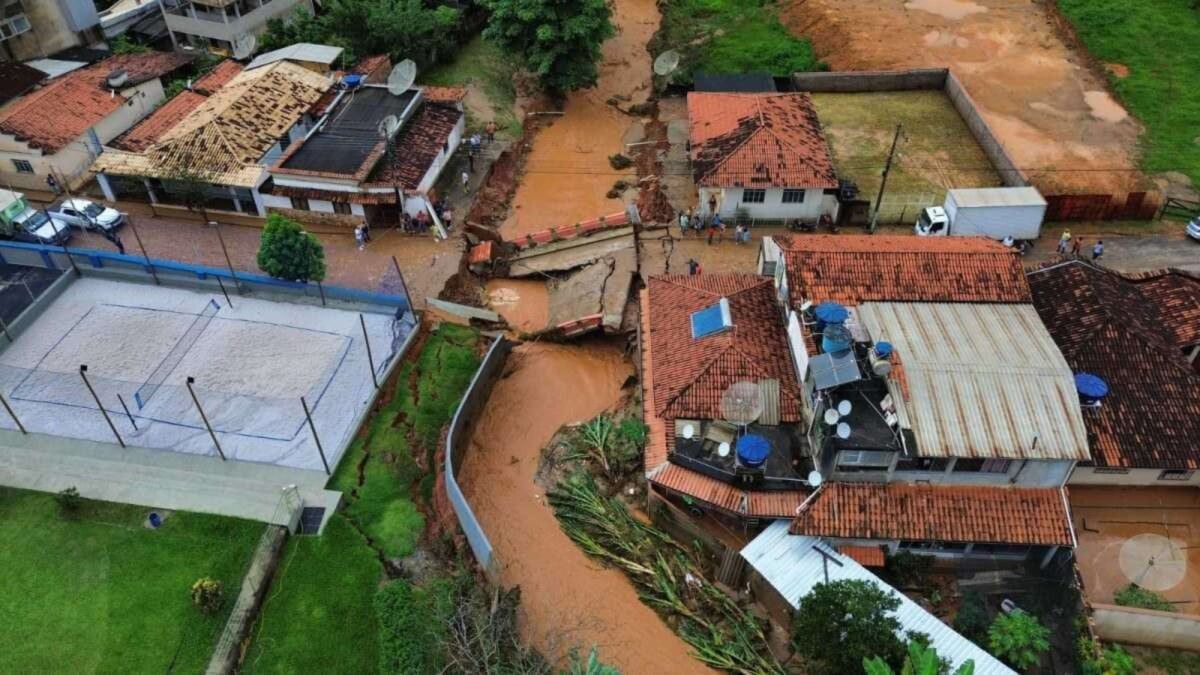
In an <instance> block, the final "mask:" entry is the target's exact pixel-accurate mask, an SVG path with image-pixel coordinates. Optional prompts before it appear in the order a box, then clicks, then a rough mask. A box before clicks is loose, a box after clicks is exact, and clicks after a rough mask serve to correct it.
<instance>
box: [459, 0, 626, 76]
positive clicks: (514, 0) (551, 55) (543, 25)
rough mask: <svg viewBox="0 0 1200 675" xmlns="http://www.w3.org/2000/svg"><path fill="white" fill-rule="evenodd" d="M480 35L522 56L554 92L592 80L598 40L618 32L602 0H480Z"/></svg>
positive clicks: (528, 66) (595, 71)
mask: <svg viewBox="0 0 1200 675" xmlns="http://www.w3.org/2000/svg"><path fill="white" fill-rule="evenodd" d="M480 2H481V4H482V5H483V6H484V7H486V8H487V9H488V10H489V11H491V13H492V16H491V19H490V20H489V21H488V26H487V28H486V29H485V30H484V31H483V36H484V37H485V38H487V39H488V40H491V41H492V42H494V43H496V44H497V45H499V46H500V48H501V49H504V50H505V51H508V52H511V53H513V54H514V55H516V56H518V57H520V58H521V59H522V60H523V61H524V63H525V67H526V68H528V69H529V70H530V72H532V73H533V74H535V75H536V76H537V78H538V81H539V82H540V83H541V85H542V87H543V88H545V89H546V90H548V91H551V92H555V93H566V92H568V91H572V90H574V89H583V88H587V87H591V86H594V85H595V84H596V80H597V78H598V77H599V71H598V69H597V65H596V64H597V63H599V61H600V45H602V44H603V43H604V41H605V40H607V39H608V38H610V37H612V36H613V34H614V33H615V32H616V31H615V29H614V28H613V24H612V11H611V10H609V7H608V3H607V2H605V0H480Z"/></svg>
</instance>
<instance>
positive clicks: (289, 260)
mask: <svg viewBox="0 0 1200 675" xmlns="http://www.w3.org/2000/svg"><path fill="white" fill-rule="evenodd" d="M258 267H259V269H261V270H262V271H264V272H266V273H267V274H269V275H271V276H273V277H276V278H279V279H287V280H288V281H302V282H305V283H307V282H309V281H322V280H324V279H325V249H324V248H322V247H321V242H320V241H319V240H318V239H317V238H316V236H315V235H313V234H312V233H311V232H308V231H306V230H305V229H304V228H303V227H301V226H300V223H297V222H296V221H294V220H291V219H290V218H285V217H283V216H281V215H279V214H278V213H272V214H271V215H269V216H267V225H266V227H264V228H263V233H262V243H261V244H260V246H259V249H258Z"/></svg>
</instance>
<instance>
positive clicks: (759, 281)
mask: <svg viewBox="0 0 1200 675" xmlns="http://www.w3.org/2000/svg"><path fill="white" fill-rule="evenodd" d="M722 297H724V298H726V299H728V301H729V307H730V315H731V317H732V319H733V328H731V329H729V330H726V331H724V332H721V333H717V334H715V335H709V336H707V337H702V338H699V339H695V338H693V337H692V325H691V318H692V314H693V313H694V312H696V311H699V310H702V309H705V308H706V307H710V306H712V305H715V304H716V303H717V302H719V301H720V299H721V298H722ZM647 310H648V311H647V312H646V314H648V315H649V317H648V325H649V331H648V335H643V339H644V340H648V341H649V343H650V345H651V347H652V358H651V359H650V363H649V368H648V370H653V381H654V390H653V394H654V396H653V401H654V412H655V414H656V415H658V416H660V417H662V418H664V419H674V418H677V417H694V418H697V419H719V418H720V417H721V395H722V394H723V393H724V392H725V391H726V390H727V389H728V388H729V387H730V386H731V385H732V384H733V383H735V382H739V381H743V380H748V381H759V380H765V379H774V380H778V381H779V413H780V419H781V420H782V421H784V422H795V421H798V420H799V419H800V390H799V385H798V383H797V379H796V370H795V366H794V365H793V364H792V357H791V351H790V349H789V347H788V342H787V334H786V333H785V331H784V327H783V320H782V318H781V313H780V310H779V308H778V305H777V304H776V300H775V287H774V284H773V282H772V281H771V279H769V278H765V277H760V276H756V275H753V274H699V275H696V276H688V275H670V276H660V277H651V278H650V281H649V283H648V284H647Z"/></svg>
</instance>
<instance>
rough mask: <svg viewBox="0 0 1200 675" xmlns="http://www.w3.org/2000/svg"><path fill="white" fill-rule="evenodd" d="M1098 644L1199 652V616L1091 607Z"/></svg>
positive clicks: (1110, 606) (1150, 610)
mask: <svg viewBox="0 0 1200 675" xmlns="http://www.w3.org/2000/svg"><path fill="white" fill-rule="evenodd" d="M1092 619H1093V621H1094V622H1095V626H1096V635H1097V636H1098V637H1099V638H1100V639H1102V640H1109V641H1112V642H1128V643H1132V644H1135V645H1147V646H1151V647H1167V648H1171V649H1188V650H1191V651H1197V652H1200V616H1197V615H1194V614H1176V613H1174V612H1159V611H1155V610H1152V609H1138V608H1136V607H1122V606H1120V605H1099V604H1094V605H1092Z"/></svg>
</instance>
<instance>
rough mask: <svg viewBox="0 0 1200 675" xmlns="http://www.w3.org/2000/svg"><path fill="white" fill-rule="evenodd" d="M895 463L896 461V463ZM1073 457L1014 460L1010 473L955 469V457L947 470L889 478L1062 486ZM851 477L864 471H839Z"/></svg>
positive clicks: (937, 482)
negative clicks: (1066, 458)
mask: <svg viewBox="0 0 1200 675" xmlns="http://www.w3.org/2000/svg"><path fill="white" fill-rule="evenodd" d="M893 464H894V463H893ZM1074 466H1075V462H1074V461H1073V460H1033V459H1031V460H1028V461H1025V462H1022V461H1021V460H1012V462H1011V463H1010V464H1009V467H1008V471H1007V472H1006V473H984V472H980V471H955V470H954V462H953V461H951V462H950V463H949V464H948V466H947V468H946V469H945V470H944V471H895V470H894V471H892V472H891V473H890V474H889V475H888V482H902V483H915V482H918V481H920V482H927V483H930V484H932V485H993V486H1005V485H1014V486H1017V487H1029V488H1047V487H1061V486H1062V485H1064V484H1065V483H1066V482H1067V477H1068V476H1070V475H1071V469H1072V467H1074ZM839 475H842V476H844V477H846V479H847V480H854V479H855V478H854V476H861V475H862V474H855V473H844V474H839Z"/></svg>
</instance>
